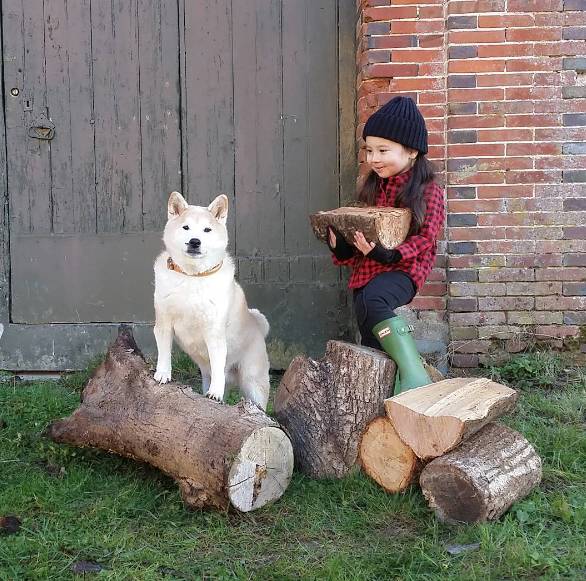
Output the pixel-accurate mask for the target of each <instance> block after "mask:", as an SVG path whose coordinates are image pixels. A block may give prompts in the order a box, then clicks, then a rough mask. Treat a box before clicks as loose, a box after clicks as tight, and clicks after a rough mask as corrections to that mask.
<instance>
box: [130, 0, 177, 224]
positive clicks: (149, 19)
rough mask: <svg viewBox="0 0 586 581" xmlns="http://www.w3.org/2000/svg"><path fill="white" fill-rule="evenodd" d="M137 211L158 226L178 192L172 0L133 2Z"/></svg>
mask: <svg viewBox="0 0 586 581" xmlns="http://www.w3.org/2000/svg"><path fill="white" fill-rule="evenodd" d="M138 10H139V14H140V20H139V21H140V38H139V61H140V112H141V122H140V129H141V154H142V166H141V168H142V179H143V186H142V198H143V202H142V211H143V215H144V229H145V230H147V231H153V230H162V229H163V228H164V226H165V221H166V215H165V212H164V208H165V207H166V204H167V199H168V197H169V193H170V192H172V191H174V190H180V189H181V187H182V183H181V135H180V130H179V123H180V84H179V59H178V54H179V36H178V30H179V22H178V13H177V0H163V1H161V0H139V4H138Z"/></svg>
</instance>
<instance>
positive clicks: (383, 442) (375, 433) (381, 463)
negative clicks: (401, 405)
mask: <svg viewBox="0 0 586 581" xmlns="http://www.w3.org/2000/svg"><path fill="white" fill-rule="evenodd" d="M360 464H361V466H362V469H363V470H364V472H365V473H366V474H368V476H370V477H371V478H372V479H373V480H374V481H375V482H377V483H378V484H380V486H382V487H383V488H384V489H385V490H386V491H387V492H391V493H393V492H400V491H401V490H404V489H405V488H407V487H408V486H409V485H410V484H411V483H412V482H413V481H414V480H415V479H416V477H417V474H418V472H419V466H420V462H419V460H418V458H417V456H416V455H415V454H414V453H413V451H412V450H411V448H409V447H408V446H406V445H405V444H404V443H403V442H402V441H401V439H400V438H399V436H398V435H397V432H396V431H395V429H394V428H393V424H392V423H391V421H390V420H389V419H388V418H386V417H378V418H375V419H374V420H373V421H372V422H370V424H369V425H368V426H367V428H366V430H365V431H364V434H363V435H362V440H361V442H360Z"/></svg>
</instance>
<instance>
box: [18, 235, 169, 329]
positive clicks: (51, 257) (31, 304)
mask: <svg viewBox="0 0 586 581" xmlns="http://www.w3.org/2000/svg"><path fill="white" fill-rule="evenodd" d="M12 242H13V244H14V245H15V246H16V247H17V248H18V256H15V257H14V259H13V261H12V275H13V282H12V321H13V322H15V323H27V324H40V323H56V322H59V323H65V322H67V323H81V322H84V321H93V322H109V321H134V322H146V321H152V320H153V319H154V307H153V296H152V288H153V286H152V284H153V283H152V281H153V262H154V260H155V257H156V256H157V254H158V253H159V252H160V251H161V249H162V244H161V236H160V233H157V232H151V233H148V232H144V233H124V234H108V235H106V234H103V233H102V234H94V235H91V236H90V235H85V236H83V237H80V236H76V235H70V236H38V235H28V236H25V235H19V236H16V235H13V237H12ZM88 265H91V268H89V267H88Z"/></svg>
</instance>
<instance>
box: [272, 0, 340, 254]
mask: <svg viewBox="0 0 586 581" xmlns="http://www.w3.org/2000/svg"><path fill="white" fill-rule="evenodd" d="M300 4H301V3H299V2H287V1H286V0H285V2H284V4H283V69H284V72H283V99H284V111H283V114H284V119H285V136H284V151H285V156H284V157H285V169H284V171H285V188H284V193H283V198H284V203H285V208H286V209H285V247H286V249H287V252H288V253H289V254H290V255H296V254H323V253H325V252H326V251H327V249H326V248H325V246H324V245H323V244H322V243H320V242H318V241H317V240H316V239H315V237H314V236H313V234H312V232H311V228H310V226H309V218H308V216H309V214H311V213H312V212H315V211H317V210H324V209H329V208H333V207H336V206H337V205H338V203H339V170H338V157H337V156H338V62H337V58H338V55H337V46H336V43H337V12H336V3H332V2H328V1H327V0H304V2H303V3H302V4H303V9H302V6H300ZM317 63H319V64H317Z"/></svg>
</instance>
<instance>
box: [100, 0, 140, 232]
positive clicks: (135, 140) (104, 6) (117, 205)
mask: <svg viewBox="0 0 586 581" xmlns="http://www.w3.org/2000/svg"><path fill="white" fill-rule="evenodd" d="M92 53H93V73H94V114H95V147H96V205H97V231H98V232H133V231H140V230H142V228H143V220H142V174H141V154H140V143H141V138H140V100H139V90H140V87H139V68H138V22H137V0H126V1H125V2H105V1H104V2H92Z"/></svg>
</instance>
